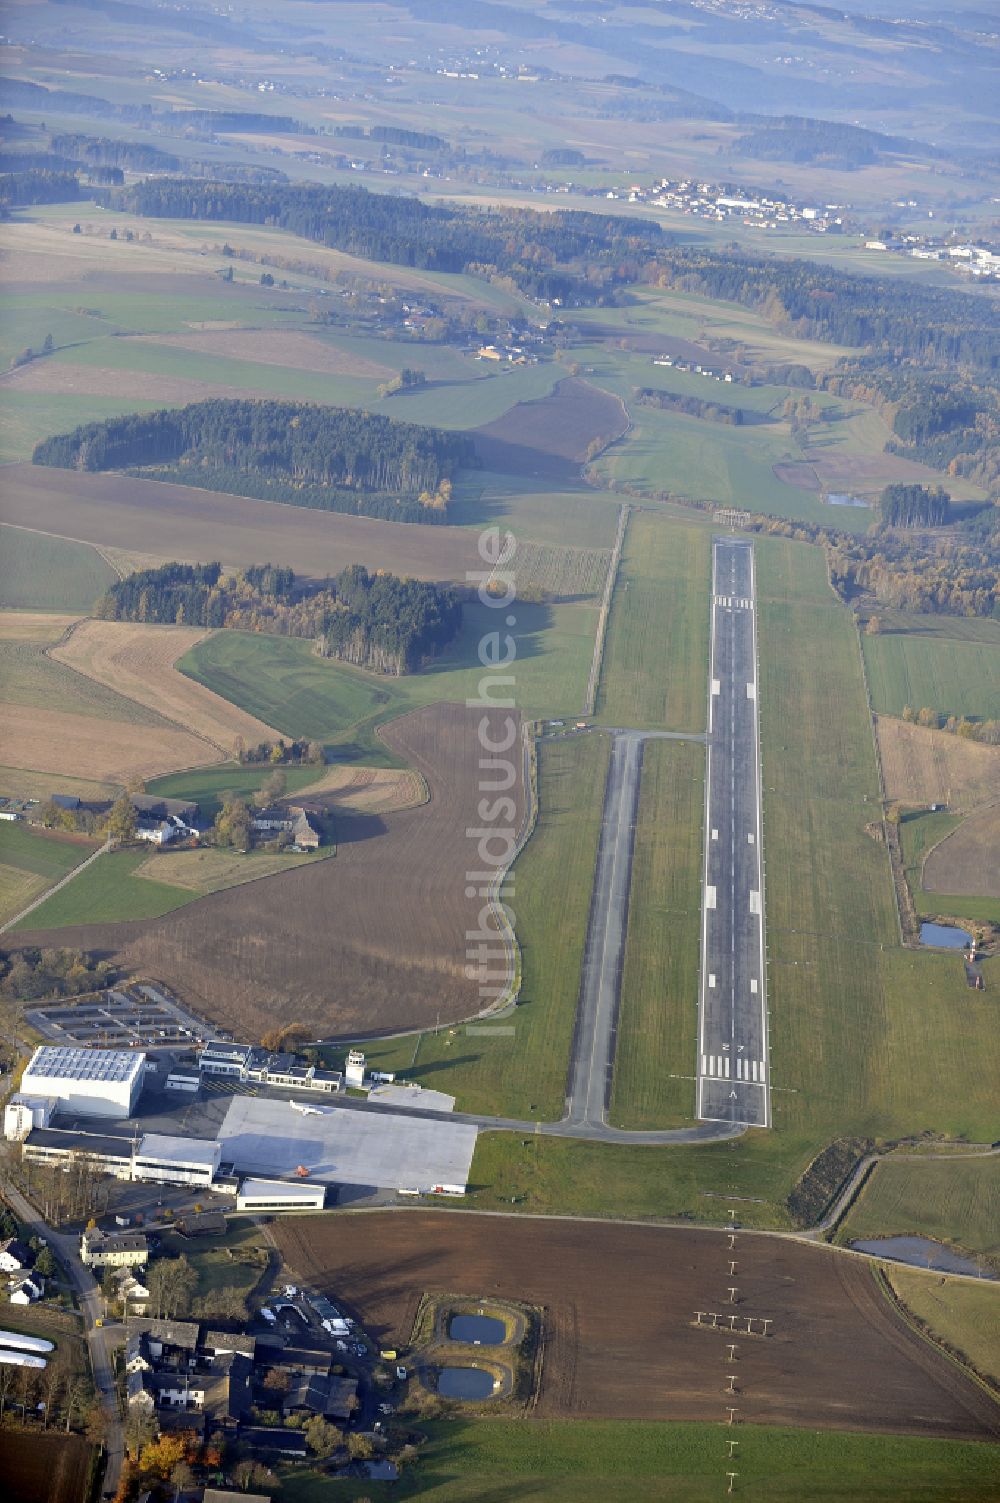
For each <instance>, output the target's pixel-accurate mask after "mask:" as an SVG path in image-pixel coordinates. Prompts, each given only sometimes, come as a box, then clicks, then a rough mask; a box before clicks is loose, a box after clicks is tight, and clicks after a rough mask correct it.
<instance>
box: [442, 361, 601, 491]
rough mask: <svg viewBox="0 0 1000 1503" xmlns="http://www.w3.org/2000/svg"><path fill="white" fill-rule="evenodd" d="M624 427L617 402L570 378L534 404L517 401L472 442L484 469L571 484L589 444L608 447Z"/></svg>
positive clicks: (477, 434)
mask: <svg viewBox="0 0 1000 1503" xmlns="http://www.w3.org/2000/svg"><path fill="white" fill-rule="evenodd" d="M627 427H628V415H627V414H626V412H625V408H624V406H623V404H622V403H621V402H620V401H619V400H618V398H617V397H613V396H611V395H610V394H609V393H608V392H606V391H600V390H599V389H598V388H597V387H596V386H591V385H590V383H589V381H577V380H575V379H569V380H566V381H560V382H559V384H558V386H557V387H556V389H555V390H554V391H553V392H552V393H551V394H550V395H549V396H547V397H541V398H539V400H538V401H537V402H518V403H517V404H516V405H515V406H514V407H512V408H511V409H510V411H509V412H505V413H504V415H503V416H502V417H499V418H497V419H496V420H495V421H494V422H492V423H487V424H485V425H484V426H483V427H482V428H477V429H476V430H475V431H474V433H473V434H472V437H473V438H474V439H475V441H476V449H477V451H478V453H479V457H480V459H481V460H482V462H483V464H484V465H485V467H486V468H487V469H488V470H504V471H507V473H509V474H512V475H531V476H538V477H541V478H542V479H546V480H565V481H571V480H577V479H579V476H580V466H581V465H582V464H583V462H584V460H585V459H586V458H587V451H588V447H589V445H590V444H592V443H594V442H596V441H599V442H601V443H602V444H604V443H609V442H610V441H611V440H612V439H614V438H618V437H620V435H621V434H622V433H624V432H625V429H626V428H627Z"/></svg>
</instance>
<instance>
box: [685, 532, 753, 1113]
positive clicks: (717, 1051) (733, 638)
mask: <svg viewBox="0 0 1000 1503" xmlns="http://www.w3.org/2000/svg"><path fill="white" fill-rule="evenodd" d="M708 701H709V703H708V730H709V737H708V765H707V770H706V778H705V859H704V874H703V882H702V945H701V984H700V990H699V1008H698V1011H699V1024H698V1059H697V1064H696V1071H697V1080H698V1088H697V1115H698V1117H699V1118H700V1119H701V1120H702V1121H707V1122H727V1123H731V1124H742V1125H744V1126H748V1127H769V1126H770V1125H771V1070H770V1058H769V1055H768V1038H767V977H766V967H765V947H764V869H763V851H762V846H761V833H762V831H761V785H760V732H759V724H758V704H757V606H756V581H755V574H754V556H753V545H752V544H751V543H748V542H740V541H737V540H735V539H729V538H717V539H716V540H715V544H714V547H713V553H712V646H711V660H710V666H709V695H708Z"/></svg>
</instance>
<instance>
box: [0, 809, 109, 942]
mask: <svg viewBox="0 0 1000 1503" xmlns="http://www.w3.org/2000/svg"><path fill="white" fill-rule="evenodd" d="M96 849H97V846H96V844H94V843H92V842H91V841H80V842H77V841H70V840H60V839H59V837H58V836H55V835H46V834H44V833H43V832H42V831H41V830H36V829H34V828H31V827H29V826H28V825H24V824H12V823H8V822H7V821H6V820H4V821H2V822H0V923H7V921H8V920H9V919H12V918H13V917H14V915H15V914H17V913H20V912H21V910H22V909H23V908H26V907H27V906H28V904H29V903H31V902H33V901H34V899H35V898H37V897H39V896H40V895H41V894H42V893H43V892H44V891H45V889H46V888H47V887H51V886H52V885H53V883H55V882H58V881H59V880H60V878H62V877H64V876H65V875H66V873H67V872H71V871H72V870H73V868H74V867H75V866H79V864H80V862H81V861H84V860H86V858H87V857H88V856H89V855H91V853H92V852H93V851H95V850H96Z"/></svg>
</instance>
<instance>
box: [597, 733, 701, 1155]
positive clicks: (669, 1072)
mask: <svg viewBox="0 0 1000 1503" xmlns="http://www.w3.org/2000/svg"><path fill="white" fill-rule="evenodd" d="M704 798H705V750H704V747H701V746H695V745H690V744H686V743H684V742H678V741H647V742H646V745H645V748H644V750H643V763H642V783H641V785H640V791H639V812H638V819H637V822H636V832H635V850H634V855H633V864H632V887H631V894H630V898H629V915H628V935H627V939H626V945H625V963H624V967H623V972H622V990H621V1005H620V1010H619V1016H618V1033H617V1047H616V1053H615V1065H614V1075H613V1079H612V1094H611V1102H610V1112H609V1116H610V1120H611V1121H612V1122H613V1123H614V1125H615V1126H616V1127H626V1128H632V1129H636V1128H648V1127H674V1126H677V1125H680V1124H682V1123H684V1122H689V1121H690V1120H691V1118H692V1116H693V1113H694V1088H693V1083H692V1081H691V1079H690V1076H691V1073H692V1071H693V1070H694V1066H695V1051H696V1047H697V1005H698V960H699V953H700V932H699V931H700V917H701V883H700V875H701V849H702V847H701V842H702V811H703V807H704Z"/></svg>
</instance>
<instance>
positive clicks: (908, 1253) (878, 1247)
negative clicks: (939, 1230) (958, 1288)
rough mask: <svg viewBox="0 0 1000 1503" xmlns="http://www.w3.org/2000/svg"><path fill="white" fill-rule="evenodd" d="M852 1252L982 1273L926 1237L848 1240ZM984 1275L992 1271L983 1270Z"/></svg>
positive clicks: (943, 1269)
mask: <svg viewBox="0 0 1000 1503" xmlns="http://www.w3.org/2000/svg"><path fill="white" fill-rule="evenodd" d="M851 1247H852V1248H853V1249H854V1251H855V1252H866V1253H874V1254H875V1256H876V1257H878V1258H892V1259H894V1260H895V1262H897V1263H912V1264H914V1266H915V1267H917V1268H936V1269H938V1270H939V1271H940V1272H941V1273H972V1274H975V1275H976V1276H977V1277H978V1276H980V1275H981V1274H982V1273H983V1270H982V1269H980V1267H979V1264H978V1263H976V1262H975V1261H974V1260H973V1259H972V1258H963V1256H962V1254H961V1253H957V1252H952V1250H951V1248H950V1247H942V1246H941V1244H940V1242H932V1241H931V1240H930V1238H929V1237H878V1238H876V1239H875V1240H874V1241H870V1242H852V1243H851ZM986 1277H987V1278H995V1277H996V1275H995V1274H991V1273H988V1272H987V1273H986Z"/></svg>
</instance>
